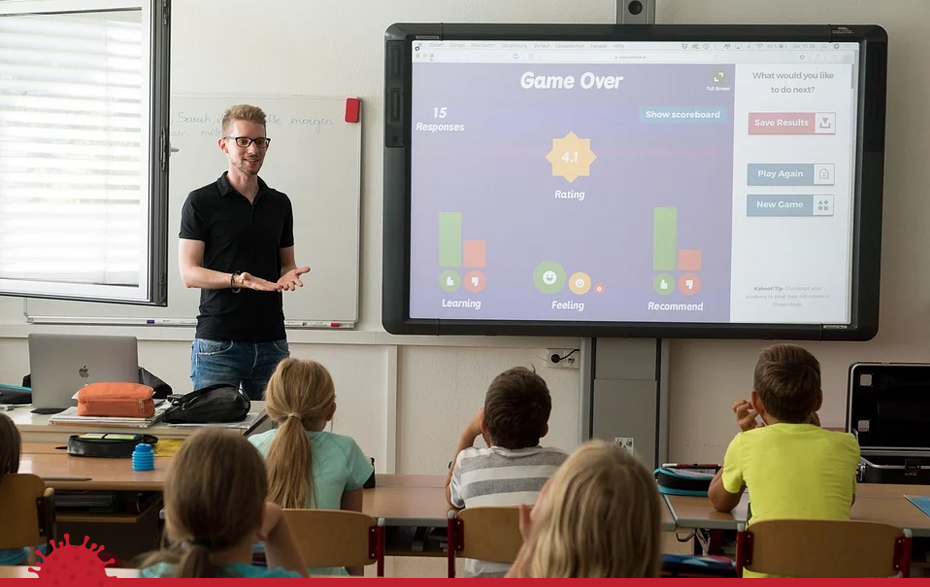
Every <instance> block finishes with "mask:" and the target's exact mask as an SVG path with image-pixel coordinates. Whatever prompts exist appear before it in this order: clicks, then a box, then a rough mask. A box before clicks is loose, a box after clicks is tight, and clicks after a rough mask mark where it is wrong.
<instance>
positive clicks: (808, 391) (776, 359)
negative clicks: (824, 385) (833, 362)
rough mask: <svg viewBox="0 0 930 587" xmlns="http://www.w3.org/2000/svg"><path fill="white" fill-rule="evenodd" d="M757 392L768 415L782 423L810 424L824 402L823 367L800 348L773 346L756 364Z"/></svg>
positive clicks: (791, 345) (754, 388) (755, 390)
mask: <svg viewBox="0 0 930 587" xmlns="http://www.w3.org/2000/svg"><path fill="white" fill-rule="evenodd" d="M753 391H754V392H755V393H756V394H757V395H758V398H759V401H761V402H762V407H764V408H765V412H766V413H767V414H770V415H771V416H772V417H773V418H775V419H777V420H778V421H779V422H786V423H793V424H798V423H804V422H807V421H808V419H809V418H810V416H811V414H812V413H814V412H816V411H817V410H818V409H820V404H821V402H822V400H823V394H822V392H821V388H820V363H819V362H818V361H817V359H816V358H815V357H814V355H812V354H811V353H810V352H809V351H808V350H807V349H805V348H803V347H800V346H798V345H795V344H776V345H773V346H770V347H768V348H766V349H763V351H762V353H761V354H760V355H759V359H758V361H757V362H756V369H755V373H754V374H753Z"/></svg>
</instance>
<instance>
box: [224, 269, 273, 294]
mask: <svg viewBox="0 0 930 587" xmlns="http://www.w3.org/2000/svg"><path fill="white" fill-rule="evenodd" d="M233 283H234V284H235V285H236V287H239V288H244V289H254V290H256V291H281V290H282V289H284V287H283V286H282V285H281V283H280V282H278V283H274V282H273V281H268V280H267V279H262V278H261V277H255V276H254V275H252V274H251V273H246V272H243V273H240V274H238V275H236V276H235V277H234V278H233Z"/></svg>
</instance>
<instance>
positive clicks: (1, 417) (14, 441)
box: [0, 413, 22, 475]
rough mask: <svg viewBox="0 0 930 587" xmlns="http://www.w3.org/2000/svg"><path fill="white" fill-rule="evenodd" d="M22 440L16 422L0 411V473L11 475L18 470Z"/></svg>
mask: <svg viewBox="0 0 930 587" xmlns="http://www.w3.org/2000/svg"><path fill="white" fill-rule="evenodd" d="M21 447H22V441H21V440H20V437H19V430H17V429H16V424H14V423H13V420H11V419H10V417H9V416H7V415H6V414H2V413H0V475H11V474H13V473H16V472H17V471H19V453H20V450H21Z"/></svg>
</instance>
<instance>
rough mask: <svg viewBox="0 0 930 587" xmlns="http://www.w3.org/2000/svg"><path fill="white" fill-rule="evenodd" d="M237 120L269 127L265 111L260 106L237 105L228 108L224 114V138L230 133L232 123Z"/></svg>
mask: <svg viewBox="0 0 930 587" xmlns="http://www.w3.org/2000/svg"><path fill="white" fill-rule="evenodd" d="M236 120H244V121H246V122H254V123H255V124H260V125H262V126H267V124H266V122H265V120H266V119H265V111H264V110H262V109H261V108H259V107H258V106H252V105H251V104H236V105H235V106H230V107H229V108H227V109H226V112H224V113H223V136H225V135H226V134H227V133H229V127H230V126H232V123H233V122H234V121H236Z"/></svg>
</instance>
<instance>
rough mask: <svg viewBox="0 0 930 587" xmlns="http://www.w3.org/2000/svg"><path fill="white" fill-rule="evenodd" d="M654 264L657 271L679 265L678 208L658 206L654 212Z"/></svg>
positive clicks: (673, 268) (672, 268)
mask: <svg viewBox="0 0 930 587" xmlns="http://www.w3.org/2000/svg"><path fill="white" fill-rule="evenodd" d="M652 239H653V240H652V265H653V269H654V270H656V271H674V270H675V269H676V267H677V266H678V208H673V207H666V208H656V209H655V212H654V214H653V230H652Z"/></svg>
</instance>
